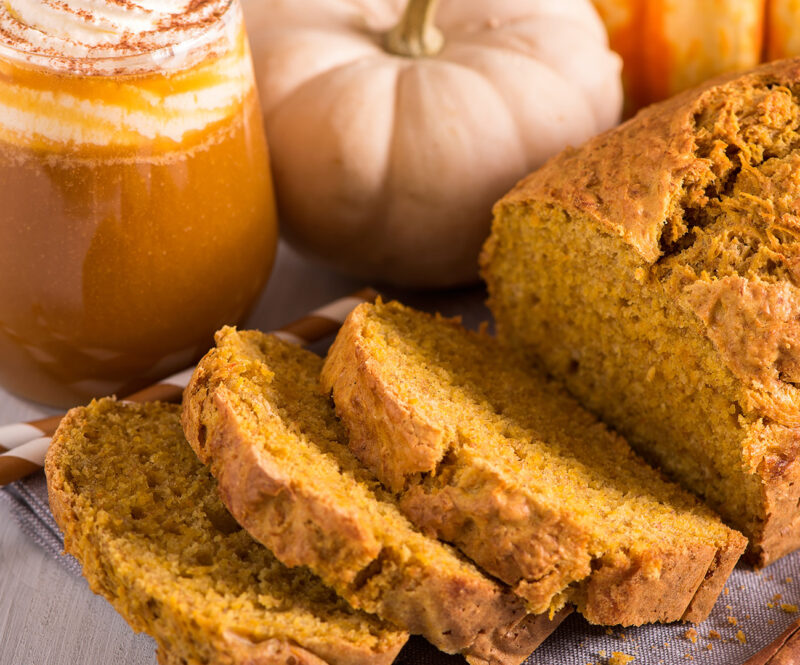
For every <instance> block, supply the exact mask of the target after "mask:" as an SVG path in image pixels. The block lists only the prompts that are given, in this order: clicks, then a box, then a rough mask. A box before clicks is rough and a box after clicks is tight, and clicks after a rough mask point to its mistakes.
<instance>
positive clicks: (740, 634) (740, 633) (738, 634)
mask: <svg viewBox="0 0 800 665" xmlns="http://www.w3.org/2000/svg"><path fill="white" fill-rule="evenodd" d="M736 639H737V640H739V641H740V642H741V643H742V644H747V638H746V637H745V636H744V632H743V631H741V630H737V631H736Z"/></svg>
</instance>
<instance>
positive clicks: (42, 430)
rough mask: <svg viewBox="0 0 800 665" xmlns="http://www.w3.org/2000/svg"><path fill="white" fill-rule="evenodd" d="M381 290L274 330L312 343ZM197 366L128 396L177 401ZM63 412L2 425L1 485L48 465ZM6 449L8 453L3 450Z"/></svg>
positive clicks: (300, 342)
mask: <svg viewBox="0 0 800 665" xmlns="http://www.w3.org/2000/svg"><path fill="white" fill-rule="evenodd" d="M377 295H378V294H377V293H376V292H375V291H373V290H372V289H370V288H364V289H361V290H360V291H357V292H355V293H353V294H352V295H349V296H346V297H344V298H339V299H338V300H335V301H333V302H332V303H329V304H328V305H325V306H324V307H320V308H319V309H317V310H314V311H313V312H311V313H309V314H307V315H306V316H304V317H302V318H300V319H298V320H297V321H293V322H292V323H290V324H288V325H286V326H284V327H283V328H281V329H280V330H275V331H273V333H272V334H273V335H277V336H278V337H280V338H281V339H283V340H285V341H287V342H289V343H291V344H298V345H303V346H305V345H308V344H312V343H313V342H316V341H319V340H321V339H324V338H325V337H327V336H328V335H332V334H333V333H335V332H336V331H337V330H338V329H339V327H340V326H341V325H342V323H343V322H344V320H345V318H346V317H347V315H348V314H349V313H350V312H351V311H352V310H353V309H354V308H355V307H356V306H358V305H360V304H361V303H362V302H368V301H372V300H375V298H376V297H377ZM192 372H194V367H189V368H187V369H185V370H183V371H181V372H178V373H177V374H173V375H172V376H169V377H167V378H166V379H162V380H161V381H159V382H158V383H156V384H154V385H152V386H148V387H147V388H144V389H143V390H140V391H139V392H137V393H133V394H132V395H128V396H127V397H126V398H125V399H126V401H129V402H154V401H164V402H177V401H179V400H180V399H181V395H182V394H183V389H184V388H186V386H187V384H188V383H189V379H190V378H191V376H192ZM62 415H63V414H61V415H58V416H51V417H49V418H43V419H42V420H35V421H32V422H28V423H14V424H12V425H4V426H0V453H2V454H0V487H2V486H3V485H8V484H9V483H13V482H15V481H17V480H19V479H21V478H24V477H25V476H27V475H29V474H31V473H34V472H35V471H38V470H39V469H41V468H42V467H43V466H44V458H45V454H46V453H47V447H48V445H49V442H50V439H51V438H52V436H53V434H55V431H56V429H57V428H58V424H59V422H61V417H62ZM2 449H5V450H7V451H8V452H2Z"/></svg>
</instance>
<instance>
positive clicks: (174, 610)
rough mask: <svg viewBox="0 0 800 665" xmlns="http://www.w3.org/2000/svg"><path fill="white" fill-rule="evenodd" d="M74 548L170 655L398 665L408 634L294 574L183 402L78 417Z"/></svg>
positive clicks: (102, 588)
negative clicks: (206, 448) (231, 488)
mask: <svg viewBox="0 0 800 665" xmlns="http://www.w3.org/2000/svg"><path fill="white" fill-rule="evenodd" d="M46 472H47V481H48V490H49V495H50V504H51V507H52V510H53V514H54V516H55V518H56V521H57V522H58V524H59V526H60V528H61V529H62V531H63V532H64V543H65V549H66V550H67V551H68V552H70V553H72V554H74V555H75V556H76V557H77V558H78V560H79V561H80V562H81V564H82V565H83V571H84V575H85V576H86V578H87V579H88V580H89V584H90V586H91V588H92V590H93V591H95V592H96V593H100V594H102V595H103V596H105V597H106V598H107V599H108V600H109V601H110V602H111V603H112V604H113V605H114V607H115V608H116V609H117V610H118V611H119V612H120V614H122V616H123V617H124V618H125V619H126V620H127V621H128V623H130V624H131V626H132V627H133V628H134V629H135V630H142V631H145V632H147V633H149V634H150V635H152V636H153V637H154V638H155V640H156V642H157V643H158V645H159V660H160V662H162V663H184V664H186V663H188V664H189V665H199V664H200V663H208V664H214V665H223V664H224V665H236V664H241V665H244V664H250V665H255V664H258V665H325V663H330V664H331V665H353V664H354V663H358V664H360V665H389V663H391V662H392V661H393V660H394V658H395V656H396V655H397V653H398V651H399V650H400V648H401V647H402V646H403V644H404V643H405V641H406V638H407V634H406V633H404V632H402V631H399V630H397V629H395V628H394V627H393V626H391V625H389V624H387V623H384V622H381V621H379V620H378V619H377V618H376V617H373V616H371V615H368V614H365V613H363V612H357V611H354V610H352V609H351V608H350V607H349V606H348V605H347V604H346V603H345V602H344V601H342V600H341V599H340V598H337V597H336V595H335V594H334V593H333V592H332V591H330V590H329V589H328V588H327V587H325V586H324V585H323V584H322V583H321V582H320V581H319V580H318V579H317V578H315V577H314V576H313V575H311V574H310V573H309V572H308V571H306V570H302V569H300V570H290V569H288V568H286V567H285V566H283V565H282V564H281V563H279V562H278V561H277V560H276V559H275V557H274V556H273V555H272V554H271V553H270V552H269V551H268V550H267V549H266V548H264V547H263V546H262V545H260V544H259V543H257V542H255V541H254V540H253V539H252V538H251V537H250V536H249V535H248V534H247V533H246V532H245V531H244V530H243V529H242V528H241V527H240V526H239V525H238V524H237V523H236V522H235V521H234V520H233V519H232V518H231V516H230V514H229V513H228V512H227V510H226V509H225V507H224V506H223V505H222V503H221V502H220V501H219V498H218V496H217V491H216V483H215V482H214V479H213V478H212V477H211V475H210V474H209V473H208V472H207V470H206V469H205V468H203V466H202V465H201V464H200V463H199V462H198V461H197V458H196V457H195V455H194V454H193V453H192V450H191V448H189V445H188V444H187V443H186V440H185V438H184V436H183V432H182V431H181V426H180V418H179V407H178V406H175V405H167V404H159V403H151V404H146V405H133V404H122V403H119V402H115V401H114V400H111V399H104V400H101V401H99V402H94V403H92V404H90V405H89V406H87V407H81V408H77V409H73V410H72V411H70V412H69V413H68V414H67V415H66V416H65V417H64V419H63V420H62V422H61V425H60V427H59V429H58V432H57V433H56V435H55V437H54V439H53V443H52V444H51V446H50V449H49V451H48V454H47V461H46Z"/></svg>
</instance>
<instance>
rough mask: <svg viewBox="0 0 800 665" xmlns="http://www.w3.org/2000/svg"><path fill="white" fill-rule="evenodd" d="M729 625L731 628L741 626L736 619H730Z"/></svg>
mask: <svg viewBox="0 0 800 665" xmlns="http://www.w3.org/2000/svg"><path fill="white" fill-rule="evenodd" d="M728 623H729V624H730V625H731V626H736V625H738V624H739V622H738V621H737V620H736V617H728Z"/></svg>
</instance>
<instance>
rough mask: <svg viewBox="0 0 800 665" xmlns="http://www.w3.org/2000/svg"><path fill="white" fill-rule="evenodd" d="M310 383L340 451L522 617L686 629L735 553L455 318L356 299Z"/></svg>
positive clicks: (655, 478)
mask: <svg viewBox="0 0 800 665" xmlns="http://www.w3.org/2000/svg"><path fill="white" fill-rule="evenodd" d="M322 377H323V384H324V386H325V388H326V389H327V390H329V391H332V392H333V397H334V401H335V403H336V409H337V412H338V414H339V415H340V417H341V418H342V420H343V421H344V423H345V424H346V426H347V428H348V430H349V433H350V445H351V448H352V450H353V451H354V453H355V454H356V455H357V456H358V457H359V458H360V459H361V460H362V461H363V462H364V463H365V464H366V465H367V466H368V467H369V468H370V469H371V470H372V471H373V472H374V473H375V474H376V475H377V476H378V477H379V478H381V479H382V480H383V481H384V482H385V483H386V485H387V486H389V487H391V489H392V490H393V491H395V492H397V493H398V496H399V499H400V506H401V508H402V510H403V511H404V513H405V514H406V515H407V516H408V517H409V519H411V521H412V522H414V523H415V524H416V525H417V526H419V527H420V528H422V529H423V530H424V531H425V532H426V533H429V534H431V535H436V536H438V537H440V538H442V539H443V540H446V541H449V542H452V543H454V544H455V545H457V546H458V547H459V548H460V549H461V550H462V551H463V552H464V553H465V554H466V555H467V556H469V557H470V558H471V559H472V560H474V561H475V562H476V563H478V565H480V566H481V567H483V568H484V569H485V570H487V571H488V572H490V573H491V574H493V575H495V576H497V577H498V578H500V579H501V580H503V581H504V582H506V583H507V584H510V585H512V586H513V588H514V589H515V590H516V592H517V593H519V594H520V595H521V596H523V597H524V598H526V599H527V601H528V602H529V604H530V609H531V610H532V611H534V612H541V611H546V610H547V609H548V608H554V607H559V606H560V605H562V604H563V603H564V602H572V603H575V604H576V605H577V608H578V610H579V611H580V612H581V613H582V614H583V615H584V616H585V617H586V618H587V619H588V620H589V621H591V622H594V623H599V624H622V625H638V624H642V623H646V622H654V621H674V620H678V619H683V620H686V621H693V622H698V621H701V620H703V619H704V618H705V617H706V616H707V615H708V613H709V611H710V610H711V607H712V606H713V604H714V601H715V599H716V598H717V596H718V594H719V592H720V590H721V589H722V586H723V583H724V582H725V580H726V579H727V577H728V575H729V573H730V571H731V570H732V568H733V566H734V565H735V563H736V561H737V559H738V558H739V556H740V554H741V553H742V551H743V550H744V547H745V544H746V541H745V539H744V537H743V536H742V535H741V534H739V533H738V532H736V531H733V530H731V529H729V528H728V527H726V526H725V525H723V524H722V523H721V522H720V520H719V519H718V518H717V517H716V516H715V515H714V514H713V513H712V512H711V511H710V510H709V509H707V508H706V507H704V506H703V505H701V504H700V503H699V502H698V501H697V500H696V499H695V498H693V497H692V496H691V495H689V494H688V493H687V492H684V491H683V490H681V489H680V488H679V487H678V486H677V485H674V484H671V483H669V482H666V481H665V480H664V479H663V478H662V476H661V475H660V474H659V473H658V472H657V471H655V470H654V469H652V468H651V467H649V466H648V465H647V464H646V463H645V462H644V461H643V460H642V459H640V458H639V457H638V456H637V455H636V454H635V453H633V451H632V450H631V449H630V447H629V446H628V445H627V444H626V443H625V441H624V440H623V439H622V438H621V437H619V436H617V435H615V434H614V433H612V432H610V431H609V430H608V429H607V428H606V427H605V426H604V425H603V424H602V423H600V422H598V421H597V420H596V419H595V418H594V417H593V416H592V415H590V414H589V413H588V412H587V411H585V410H583V409H582V408H581V407H580V406H578V404H577V403H576V402H575V401H574V400H572V399H571V398H570V397H569V396H567V395H566V393H565V392H564V391H563V390H561V389H560V388H559V387H558V386H557V385H555V384H554V383H553V382H551V381H548V380H547V379H546V378H545V377H544V376H543V375H539V374H536V373H531V372H529V371H528V370H527V368H526V367H525V365H524V364H523V363H520V358H519V357H518V356H517V355H516V354H515V353H513V352H510V351H508V350H506V349H505V348H504V347H502V346H501V345H500V344H499V343H498V342H497V341H496V340H495V339H493V338H491V337H490V336H488V335H487V334H481V333H473V332H470V331H467V330H465V329H464V328H463V327H461V326H460V325H459V323H458V322H456V321H451V320H445V319H442V318H440V317H433V316H430V315H428V314H424V313H421V312H417V311H414V310H412V309H409V308H406V307H403V306H402V305H400V304H398V303H388V304H384V303H378V304H376V305H362V306H359V307H358V308H357V309H356V310H354V311H353V312H352V313H351V314H350V316H349V317H348V319H347V320H346V321H345V323H344V325H343V326H342V328H341V330H340V332H339V335H338V336H337V338H336V341H335V342H334V344H333V346H332V347H331V350H330V352H329V355H328V358H327V360H326V363H325V367H324V370H323V373H322Z"/></svg>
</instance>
